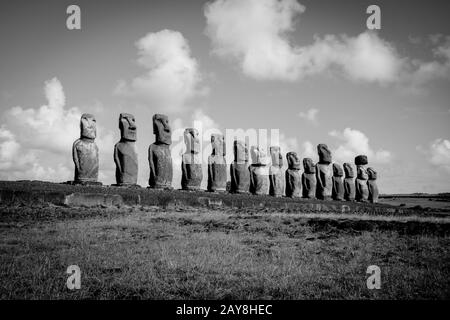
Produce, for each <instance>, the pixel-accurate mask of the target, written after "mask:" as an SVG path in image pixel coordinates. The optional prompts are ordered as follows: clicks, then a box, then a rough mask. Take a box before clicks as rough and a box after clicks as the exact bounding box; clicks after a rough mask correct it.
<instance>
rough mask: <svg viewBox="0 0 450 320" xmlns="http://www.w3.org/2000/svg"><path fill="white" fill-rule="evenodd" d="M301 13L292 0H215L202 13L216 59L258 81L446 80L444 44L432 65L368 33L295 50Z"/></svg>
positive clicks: (326, 38)
mask: <svg viewBox="0 0 450 320" xmlns="http://www.w3.org/2000/svg"><path fill="white" fill-rule="evenodd" d="M304 11H305V7H304V6H303V5H301V4H300V3H298V2H297V1H296V0H216V1H213V2H210V3H208V4H207V5H206V6H205V9H204V14H205V17H206V20H207V27H206V33H207V35H208V36H209V37H210V39H211V41H212V45H213V52H214V53H215V54H216V55H218V56H220V57H223V58H231V59H233V60H235V61H237V62H238V63H239V66H240V67H241V69H242V72H243V73H244V74H245V75H247V76H249V77H252V78H254V79H258V80H286V81H294V80H298V79H301V78H303V77H305V76H310V75H316V74H321V73H328V74H335V73H336V72H337V73H338V74H342V75H344V76H345V77H348V78H349V79H351V80H355V81H366V82H378V83H380V84H386V83H399V84H403V85H414V84H423V83H424V82H426V81H430V80H433V79H439V78H443V77H445V78H448V77H449V76H450V68H449V67H448V63H449V61H450V59H449V55H448V53H449V51H448V50H447V47H446V46H444V47H442V46H441V47H438V48H437V49H436V50H434V55H435V58H436V60H435V61H431V62H423V61H419V60H411V59H409V58H406V57H401V56H400V55H399V54H398V52H397V50H396V49H395V47H394V46H393V45H392V44H391V43H389V42H387V41H385V40H383V39H381V38H380V37H379V36H378V34H377V33H375V32H372V31H365V32H363V33H361V34H359V35H357V36H348V35H345V34H344V35H325V36H323V37H319V36H315V39H314V42H313V43H312V44H311V45H307V46H303V47H301V46H296V45H295V44H293V43H292V41H291V39H290V38H289V34H290V33H291V32H292V31H294V30H295V21H296V18H297V17H298V16H299V15H300V14H302V13H303V12H304ZM443 38H444V37H440V38H438V39H437V40H436V41H435V43H437V42H438V40H442V39H443ZM439 59H440V60H443V61H440V60H439Z"/></svg>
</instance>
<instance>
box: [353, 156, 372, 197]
mask: <svg viewBox="0 0 450 320" xmlns="http://www.w3.org/2000/svg"><path fill="white" fill-rule="evenodd" d="M367 164H368V161H367V156H364V155H359V156H357V157H356V158H355V165H356V180H355V200H356V201H359V202H367V201H368V198H369V190H368V188H367V179H368V175H367V170H366V165H367Z"/></svg>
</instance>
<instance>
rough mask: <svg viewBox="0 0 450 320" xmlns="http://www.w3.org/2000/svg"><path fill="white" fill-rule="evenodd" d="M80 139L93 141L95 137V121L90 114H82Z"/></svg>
mask: <svg viewBox="0 0 450 320" xmlns="http://www.w3.org/2000/svg"><path fill="white" fill-rule="evenodd" d="M80 131H81V134H80V135H81V138H87V139H95V138H96V137H97V121H96V120H95V117H94V116H93V115H92V114H89V113H83V115H82V116H81V119H80Z"/></svg>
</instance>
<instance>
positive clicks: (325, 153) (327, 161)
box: [316, 143, 333, 200]
mask: <svg viewBox="0 0 450 320" xmlns="http://www.w3.org/2000/svg"><path fill="white" fill-rule="evenodd" d="M317 153H318V154H319V162H318V163H317V165H316V179H317V186H316V198H317V199H320V200H329V199H331V195H332V188H333V179H332V177H333V169H332V168H331V161H332V158H331V151H330V149H328V146H327V145H326V144H323V143H321V144H319V145H318V146H317Z"/></svg>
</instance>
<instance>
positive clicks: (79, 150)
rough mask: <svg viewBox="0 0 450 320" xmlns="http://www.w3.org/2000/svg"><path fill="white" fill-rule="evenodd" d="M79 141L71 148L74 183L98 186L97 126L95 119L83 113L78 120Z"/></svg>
mask: <svg viewBox="0 0 450 320" xmlns="http://www.w3.org/2000/svg"><path fill="white" fill-rule="evenodd" d="M80 131H81V134H80V139H77V140H76V141H75V142H74V143H73V146H72V159H73V162H74V164H75V177H74V182H75V183H77V184H78V183H79V184H90V183H94V184H100V183H99V182H97V179H98V147H97V144H96V143H95V138H96V137H97V126H96V120H95V117H94V116H93V115H91V114H88V113H85V114H83V115H82V116H81V119H80Z"/></svg>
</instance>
